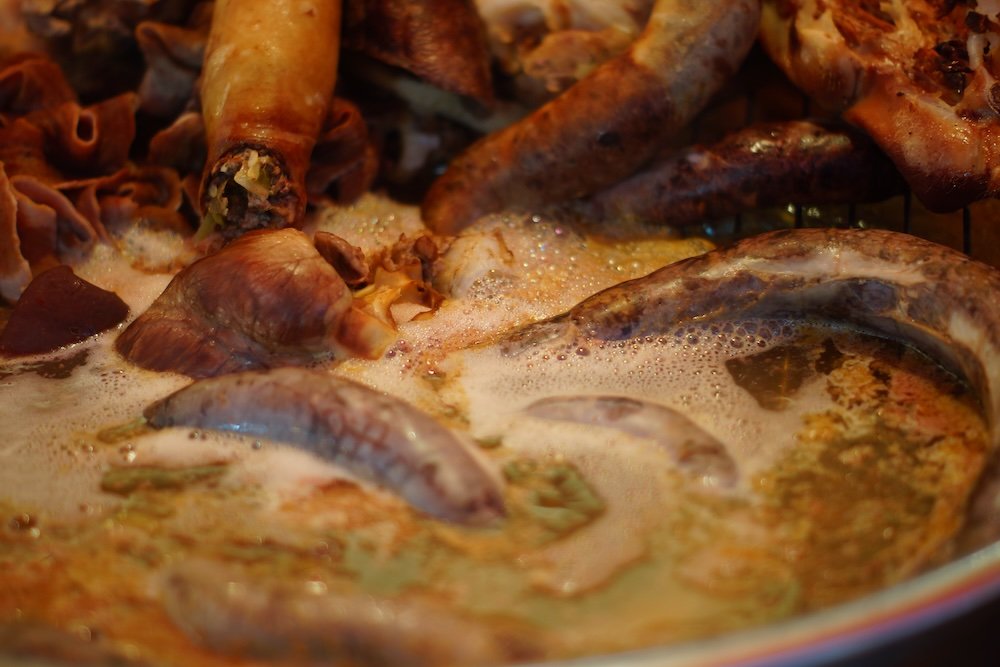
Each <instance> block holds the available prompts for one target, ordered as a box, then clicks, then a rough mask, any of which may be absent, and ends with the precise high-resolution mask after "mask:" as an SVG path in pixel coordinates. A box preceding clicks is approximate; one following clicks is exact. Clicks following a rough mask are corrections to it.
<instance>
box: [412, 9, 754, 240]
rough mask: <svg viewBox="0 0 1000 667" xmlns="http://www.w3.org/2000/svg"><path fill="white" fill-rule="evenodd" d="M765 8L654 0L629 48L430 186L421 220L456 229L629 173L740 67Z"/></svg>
mask: <svg viewBox="0 0 1000 667" xmlns="http://www.w3.org/2000/svg"><path fill="white" fill-rule="evenodd" d="M759 18H760V3H759V2H758V1H757V0H707V1H706V0H658V2H657V3H656V5H655V6H654V8H653V13H652V15H651V16H650V19H649V22H648V23H647V25H646V28H645V30H644V31H643V33H642V34H641V35H640V37H639V38H638V39H637V40H636V42H635V43H634V44H633V45H632V47H631V48H630V49H629V50H628V51H626V52H625V53H623V54H622V55H620V56H618V57H617V58H614V59H613V60H610V61H608V62H606V63H605V64H604V65H602V66H601V67H599V68H597V69H596V70H594V71H593V72H592V73H591V74H590V75H589V76H587V77H586V78H584V79H582V80H581V81H579V82H578V83H577V84H576V85H574V86H573V87H571V88H570V89H569V90H567V91H566V92H565V93H563V94H562V95H560V96H559V97H557V98H556V99H554V100H552V101H551V102H549V103H547V104H545V105H544V106H542V107H541V108H539V109H538V110H536V111H535V112H534V113H532V114H531V115H530V116H528V117H526V118H525V119H523V120H521V121H519V122H517V123H514V124H513V125H510V126H508V127H507V128H505V129H503V130H500V131H499V132H496V133H493V134H490V135H488V136H486V137H484V138H483V139H481V140H480V141H479V142H477V143H475V144H473V145H472V146H471V147H470V148H469V149H468V150H467V151H465V152H464V153H462V154H461V155H459V156H458V157H457V158H456V159H455V160H454V161H453V162H452V163H451V165H450V166H449V167H448V170H447V171H446V172H445V173H444V174H443V175H442V176H441V177H440V178H439V179H438V180H437V181H435V183H434V184H433V186H432V187H431V189H430V191H429V192H428V194H427V197H426V199H425V200H424V204H423V210H422V212H423V216H424V220H425V222H426V223H427V224H428V225H429V226H430V227H431V228H433V229H435V230H436V231H438V232H442V233H454V232H456V231H458V230H460V229H462V228H463V227H465V226H467V225H469V224H470V223H472V222H473V221H475V220H476V219H477V218H479V217H481V216H482V215H485V214H487V213H491V212H496V211H500V210H506V209H518V208H526V209H527V208H533V207H538V206H539V205H543V204H548V203H553V202H559V201H564V200H567V199H574V198H578V197H583V196H586V195H588V194H591V193H593V192H596V191H597V190H600V189H602V188H604V187H606V186H608V185H610V184H612V183H616V182H618V181H620V180H621V179H623V178H625V177H626V176H628V175H630V174H631V173H633V172H634V171H635V170H636V169H638V168H639V167H640V166H642V165H643V164H644V163H645V162H647V161H648V160H649V159H650V158H652V157H653V156H654V155H655V154H656V152H657V150H658V149H659V148H660V146H661V145H662V143H663V141H664V140H665V139H666V138H667V137H670V136H671V135H672V134H673V133H675V132H677V131H678V130H679V129H680V128H682V127H684V126H685V125H687V123H688V122H689V121H690V120H691V119H692V118H693V117H694V116H695V114H697V113H698V111H700V110H701V109H702V108H703V107H704V106H705V104H707V102H708V101H709V99H710V98H711V97H712V95H713V94H714V93H715V92H716V91H717V90H718V89H719V88H720V87H721V86H722V84H723V83H724V82H725V81H727V80H728V79H729V78H730V76H732V74H733V73H734V72H735V71H736V70H737V68H738V67H739V65H740V63H741V62H742V61H743V58H744V57H745V56H746V54H747V52H748V51H749V49H750V46H751V45H752V44H753V42H754V39H755V37H756V34H757V25H758V22H759Z"/></svg>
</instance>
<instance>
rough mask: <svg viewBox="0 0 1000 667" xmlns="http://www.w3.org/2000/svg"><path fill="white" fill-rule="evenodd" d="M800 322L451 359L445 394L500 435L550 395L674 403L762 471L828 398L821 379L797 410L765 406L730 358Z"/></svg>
mask: <svg viewBox="0 0 1000 667" xmlns="http://www.w3.org/2000/svg"><path fill="white" fill-rule="evenodd" d="M802 327H803V325H801V324H800V323H796V322H792V321H779V320H747V321H734V322H725V323H712V324H697V325H685V326H683V327H677V328H669V329H667V330H665V331H664V333H663V334H662V335H659V336H654V337H644V338H632V339H626V340H617V341H611V340H608V341H596V340H589V341H572V342H570V343H565V344H562V343H561V344H556V345H546V344H541V345H537V346H534V347H531V348H530V349H524V350H520V351H519V352H518V353H517V354H516V355H510V354H505V353H504V351H503V350H502V349H501V348H500V347H499V346H497V347H484V348H479V349H472V350H467V351H464V352H461V353H459V354H457V355H454V357H453V358H452V359H450V360H449V361H448V363H446V364H445V370H446V373H448V374H449V375H455V376H456V377H457V378H458V379H456V380H455V381H454V383H452V384H449V386H448V388H447V389H446V390H445V392H446V395H447V396H448V398H449V400H450V401H454V402H455V403H456V404H461V405H463V406H465V408H463V409H464V410H466V411H467V415H468V419H469V424H470V430H471V431H472V433H473V435H474V436H476V437H480V438H495V437H498V436H499V435H500V434H502V433H503V431H504V430H505V429H506V428H507V425H508V423H509V421H510V419H511V418H512V415H514V414H516V413H517V412H518V411H520V410H522V409H524V408H525V407H527V406H528V405H530V404H532V403H534V402H536V401H538V400H540V399H543V398H546V397H552V396H573V395H620V396H631V397H636V398H642V399H645V400H653V401H655V402H658V403H660V404H662V405H665V406H667V407H670V408H674V409H676V410H678V411H679V412H681V413H682V414H685V415H686V416H688V417H690V418H691V419H692V420H693V421H694V422H695V423H696V424H698V425H699V426H700V427H702V428H703V429H704V430H706V431H707V432H708V433H710V434H711V435H713V436H715V437H716V438H718V439H719V440H721V441H722V442H725V443H727V445H728V446H729V447H730V448H731V450H732V452H731V453H732V455H733V457H734V458H735V459H736V461H737V464H738V466H739V468H740V469H741V470H743V471H745V473H747V474H752V473H753V472H754V471H757V470H760V469H762V468H763V467H766V466H767V465H768V464H769V463H770V462H771V461H772V460H773V459H774V457H775V456H776V455H777V454H778V453H779V452H780V449H781V447H780V446H775V443H783V445H781V446H787V445H788V444H791V443H790V440H791V438H792V434H794V433H795V432H797V431H798V430H799V429H800V428H801V427H802V421H801V419H802V414H803V413H804V412H808V411H811V410H819V409H821V407H822V406H824V405H826V404H828V403H829V398H828V397H826V396H825V395H824V393H823V387H822V383H816V382H811V381H810V380H811V378H807V381H806V382H805V383H804V385H803V386H802V387H801V388H799V390H798V391H797V392H796V394H795V401H796V409H795V410H788V411H774V410H768V409H766V408H764V407H762V406H761V404H760V403H759V402H758V401H757V400H756V398H755V397H754V395H753V394H751V393H749V392H748V391H747V390H746V389H744V388H743V387H741V386H739V385H738V384H737V383H736V382H735V381H734V379H733V376H732V374H731V373H730V372H729V370H728V369H727V366H726V364H727V362H728V361H730V360H732V359H738V358H741V357H745V356H747V355H748V354H756V353H760V352H764V351H767V350H773V349H778V348H780V346H782V345H784V344H787V343H790V342H792V341H794V340H796V339H797V338H798V337H800V336H801V335H802V332H803V330H802Z"/></svg>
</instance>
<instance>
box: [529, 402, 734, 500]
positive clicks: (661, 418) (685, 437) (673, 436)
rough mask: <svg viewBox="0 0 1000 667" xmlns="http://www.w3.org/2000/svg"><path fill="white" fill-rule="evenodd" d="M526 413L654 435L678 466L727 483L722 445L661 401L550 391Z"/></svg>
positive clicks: (730, 477) (728, 463) (728, 468)
mask: <svg viewBox="0 0 1000 667" xmlns="http://www.w3.org/2000/svg"><path fill="white" fill-rule="evenodd" d="M525 412H527V413H528V414H529V415H531V416H532V417H539V418H541V419H555V420H559V421H568V422H576V423H579V424H590V425H592V426H604V427H609V428H616V429H619V430H622V431H625V432H626V433H630V434H632V435H634V436H637V437H640V438H648V439H650V440H653V441H655V442H656V443H657V444H658V445H660V447H662V448H663V449H664V451H666V452H667V453H668V454H669V455H670V458H671V459H672V460H673V462H674V463H675V464H676V465H677V467H678V468H680V469H681V470H683V471H685V472H687V473H688V474H691V475H694V476H696V477H699V478H701V480H702V481H703V482H704V483H706V484H707V485H709V486H732V485H733V484H735V483H736V482H737V480H738V471H737V469H736V462H735V461H733V458H732V457H731V456H730V455H729V452H728V451H726V446H725V445H724V444H722V443H721V442H719V441H718V440H717V439H716V438H715V437H713V436H712V435H710V434H709V433H706V432H705V431H704V430H703V429H702V428H701V427H700V426H698V425H697V424H695V423H694V422H693V421H691V420H690V419H688V418H687V417H685V416H684V415H682V414H681V413H679V412H677V411H676V410H673V409H672V408H668V407H667V406H665V405H658V404H656V403H651V402H649V401H641V400H638V399H635V398H626V397H624V396H555V397H552V398H544V399H542V400H540V401H536V402H535V403H532V404H531V405H529V406H528V407H527V408H526V409H525Z"/></svg>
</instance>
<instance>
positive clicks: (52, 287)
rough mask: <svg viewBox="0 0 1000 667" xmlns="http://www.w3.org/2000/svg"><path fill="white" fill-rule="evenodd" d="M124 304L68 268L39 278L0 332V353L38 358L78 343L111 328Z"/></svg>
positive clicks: (120, 318) (120, 319)
mask: <svg viewBox="0 0 1000 667" xmlns="http://www.w3.org/2000/svg"><path fill="white" fill-rule="evenodd" d="M127 315H128V306H127V305H125V302H124V301H122V300H121V299H120V298H118V295H117V294H115V293H114V292H108V291H107V290H103V289H101V288H100V287H97V286H96V285H93V284H91V283H89V282H87V281H86V280H83V279H81V278H79V277H77V275H76V274H75V273H73V270H72V269H71V268H69V267H68V266H65V265H62V266H57V267H55V268H53V269H49V270H48V271H44V272H43V273H41V274H39V275H38V276H37V277H36V278H35V279H34V280H32V281H31V284H29V285H28V288H27V289H25V290H24V294H22V295H21V298H20V299H19V300H18V302H17V304H16V305H15V306H14V310H13V311H12V312H11V314H10V319H9V320H8V321H7V326H6V327H5V328H4V330H3V332H2V333H0V353H4V354H38V353H41V352H51V351H52V350H57V349H59V348H60V347H63V346H65V345H71V344H73V343H79V342H80V341H83V340H86V339H87V338H90V337H91V336H93V335H95V334H98V333H100V332H102V331H107V330H108V329H110V328H112V327H114V326H117V325H118V324H120V323H121V322H123V321H124V320H125V317H126V316H127Z"/></svg>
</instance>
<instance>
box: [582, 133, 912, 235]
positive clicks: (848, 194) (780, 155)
mask: <svg viewBox="0 0 1000 667" xmlns="http://www.w3.org/2000/svg"><path fill="white" fill-rule="evenodd" d="M903 188H904V184H903V180H902V178H901V177H900V176H899V173H898V172H897V171H896V168H895V167H894V166H893V164H892V162H891V161H890V160H889V159H888V158H887V157H885V155H883V153H882V152H881V151H880V150H879V149H878V147H876V146H875V144H874V143H873V142H872V141H871V140H870V139H868V137H867V136H866V135H865V134H863V133H862V132H860V131H859V130H856V129H853V128H850V127H848V126H845V125H843V124H838V123H833V122H829V121H820V120H812V121H810V120H795V121H787V122H782V123H764V124H760V125H754V126H751V127H748V128H746V129H744V130H741V131H739V132H735V133H733V134H731V135H728V136H727V137H725V138H723V139H722V140H721V141H719V142H718V143H716V144H713V145H711V146H693V147H690V148H686V149H684V150H683V151H680V152H677V153H674V154H672V155H670V156H668V157H666V158H664V159H663V160H660V161H658V162H655V163H653V164H651V165H650V166H648V167H646V168H645V169H643V170H642V171H641V172H639V173H637V174H635V175H634V176H632V177H630V178H628V179H626V180H624V181H622V182H621V183H618V184H616V185H613V186H611V187H610V188H608V189H607V190H603V191H601V192H599V193H597V194H596V195H594V196H593V197H591V198H590V199H589V200H587V201H586V202H584V203H583V205H582V208H583V209H584V210H585V211H586V212H587V213H588V214H589V215H593V216H595V217H598V218H599V219H602V220H615V219H635V220H642V221H644V222H654V223H662V224H667V225H674V226H682V225H687V224H692V223H699V222H702V221H704V220H713V219H718V218H724V217H728V216H732V215H735V214H737V213H741V212H743V211H748V210H751V209H755V208H760V207H766V206H778V205H782V204H842V203H849V202H869V201H880V200H882V199H885V198H887V197H891V196H893V195H896V194H900V193H901V192H902V191H903Z"/></svg>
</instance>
